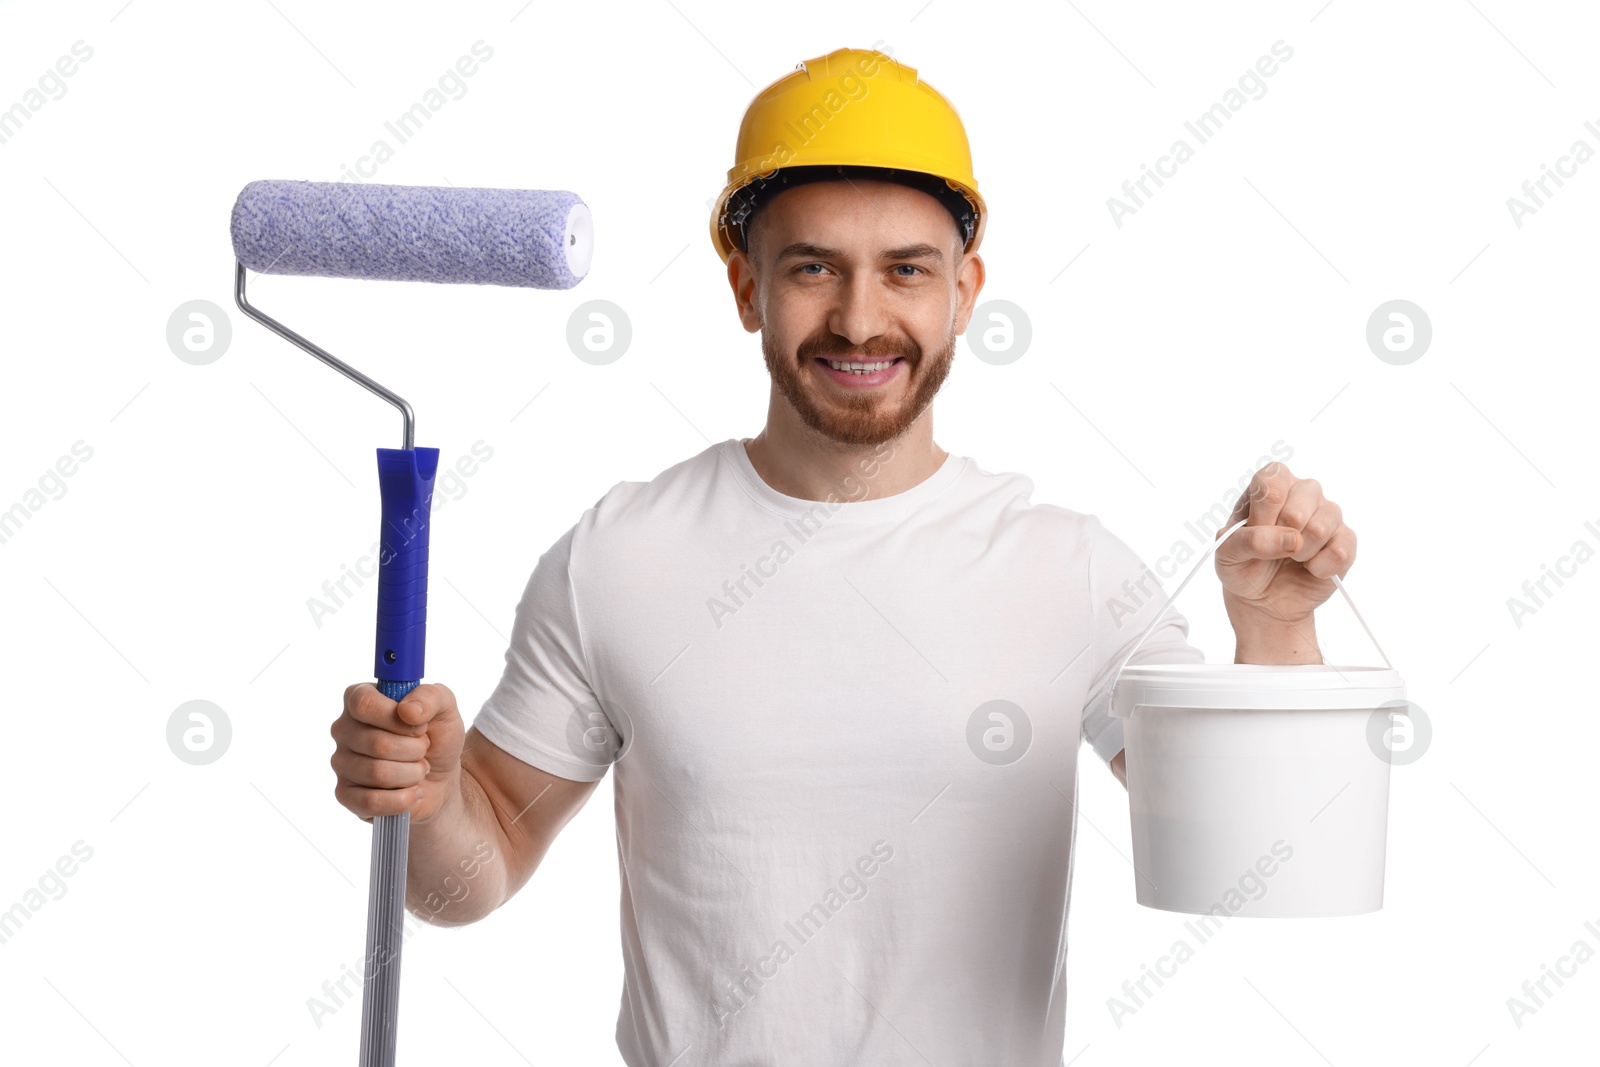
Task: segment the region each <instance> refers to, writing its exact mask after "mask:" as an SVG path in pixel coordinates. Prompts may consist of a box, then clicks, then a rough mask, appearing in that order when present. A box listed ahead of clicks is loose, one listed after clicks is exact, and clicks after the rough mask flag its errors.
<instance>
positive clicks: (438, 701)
mask: <svg viewBox="0 0 1600 1067" xmlns="http://www.w3.org/2000/svg"><path fill="white" fill-rule="evenodd" d="M328 732H329V733H331V734H332V735H333V739H334V741H335V742H336V747H335V748H334V752H333V758H332V759H330V760H329V761H328V762H329V763H330V764H331V765H332V767H333V770H334V773H335V774H337V775H338V778H339V782H338V785H336V786H335V787H334V790H333V795H334V796H335V797H336V798H337V799H338V801H339V803H340V804H343V805H344V806H345V807H347V808H349V809H350V810H351V811H353V812H355V813H356V814H357V815H359V816H361V818H362V820H363V821H364V822H371V821H372V819H373V817H374V816H377V815H398V814H400V813H401V812H403V811H409V812H410V813H411V820H412V822H413V823H421V822H426V821H427V820H429V819H431V818H433V816H435V815H437V814H438V813H439V810H440V809H441V808H443V807H444V805H445V803H446V802H447V801H448V800H450V799H452V798H454V797H458V796H459V795H460V793H461V748H462V745H463V744H464V743H465V739H466V730H465V727H464V726H463V724H462V721H461V712H460V710H459V709H458V708H457V707H456V696H455V694H454V693H452V692H451V691H450V690H449V689H447V688H445V687H444V686H442V685H436V684H431V683H429V684H424V685H419V686H417V687H416V688H415V689H413V690H411V692H409V693H407V694H406V695H405V696H404V697H402V698H401V699H400V701H399V703H396V702H395V701H393V700H390V699H389V698H388V697H386V696H384V695H383V694H382V693H380V692H378V689H377V687H376V686H375V685H373V684H372V683H371V682H358V683H357V684H355V685H352V686H351V687H350V688H348V689H346V690H345V691H344V713H343V714H341V715H340V716H339V717H338V718H337V719H335V720H334V723H333V726H332V728H331V729H330V730H329V731H328Z"/></svg>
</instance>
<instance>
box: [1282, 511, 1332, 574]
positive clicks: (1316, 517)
mask: <svg viewBox="0 0 1600 1067" xmlns="http://www.w3.org/2000/svg"><path fill="white" fill-rule="evenodd" d="M1288 510H1289V509H1288V508H1287V507H1286V508H1284V511H1286V512H1287V511H1288ZM1279 522H1280V524H1281V525H1284V526H1288V525H1290V524H1289V523H1288V522H1285V521H1283V520H1282V519H1280V520H1279ZM1343 526H1344V512H1343V511H1342V510H1341V509H1340V507H1339V505H1338V504H1335V503H1334V502H1333V501H1331V500H1323V501H1322V502H1321V503H1320V504H1319V505H1318V506H1317V509H1316V510H1315V511H1314V512H1312V514H1311V517H1310V518H1309V519H1307V520H1305V522H1304V523H1303V524H1302V525H1301V526H1300V539H1301V544H1300V548H1299V549H1298V550H1297V551H1296V552H1295V554H1294V558H1295V559H1297V560H1299V561H1300V562H1301V563H1304V562H1306V561H1307V560H1309V559H1310V558H1311V557H1313V556H1315V555H1316V554H1317V553H1318V552H1321V551H1322V550H1323V548H1325V547H1326V546H1327V544H1328V542H1329V541H1330V540H1332V539H1333V536H1334V534H1336V533H1338V532H1339V530H1340V529H1341V528H1343Z"/></svg>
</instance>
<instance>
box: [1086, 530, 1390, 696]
mask: <svg viewBox="0 0 1600 1067" xmlns="http://www.w3.org/2000/svg"><path fill="white" fill-rule="evenodd" d="M1248 521H1249V516H1248V515H1247V516H1245V517H1244V518H1242V519H1240V520H1239V521H1238V522H1236V523H1234V524H1233V525H1232V526H1230V527H1228V528H1227V529H1226V530H1224V531H1222V533H1221V534H1219V535H1218V536H1217V537H1216V539H1215V540H1213V541H1212V542H1211V547H1210V548H1207V549H1206V550H1205V552H1204V553H1203V554H1202V555H1201V556H1200V562H1198V563H1196V564H1195V565H1194V568H1193V569H1192V570H1190V571H1189V573H1188V574H1187V575H1185V576H1184V579H1183V581H1181V582H1179V583H1178V588H1176V589H1174V590H1173V591H1172V595H1171V596H1169V597H1167V602H1166V603H1165V604H1163V605H1161V610H1160V611H1158V612H1156V617H1155V618H1153V619H1151V620H1150V625H1149V626H1146V627H1145V629H1144V633H1142V634H1140V635H1139V640H1137V641H1135V642H1134V643H1133V648H1132V649H1130V650H1129V651H1128V654H1127V655H1126V656H1124V657H1122V662H1121V663H1119V664H1117V670H1116V673H1115V674H1113V675H1112V676H1111V692H1110V693H1109V694H1108V695H1107V702H1106V707H1107V709H1108V710H1109V709H1110V708H1114V707H1116V696H1117V683H1118V682H1119V681H1121V680H1122V672H1123V670H1124V669H1125V668H1126V667H1127V666H1128V661H1129V660H1131V659H1132V658H1133V657H1134V654H1135V653H1136V652H1138V651H1139V647H1140V646H1141V645H1143V644H1144V642H1145V639H1146V638H1148V637H1149V636H1150V635H1151V634H1152V633H1154V632H1155V628H1156V627H1157V626H1159V625H1160V624H1161V620H1162V619H1164V618H1166V616H1167V609H1169V608H1171V607H1172V604H1173V601H1175V600H1177V599H1178V594H1179V593H1181V592H1183V587H1184V586H1186V585H1188V584H1189V582H1190V580H1191V579H1193V578H1194V576H1195V575H1196V574H1199V573H1200V568H1201V567H1203V566H1205V564H1206V560H1208V559H1210V558H1211V554H1212V553H1213V552H1215V551H1216V550H1217V548H1218V547H1219V546H1221V544H1222V542H1224V541H1226V540H1227V539H1228V535H1229V534H1231V533H1233V531H1235V530H1237V529H1238V528H1239V527H1241V526H1243V525H1244V524H1245V523H1246V522H1248ZM1332 578H1333V584H1334V587H1335V588H1337V589H1338V590H1339V592H1340V594H1342V595H1343V596H1344V599H1345V603H1347V604H1349V605H1350V610H1351V611H1352V612H1354V613H1355V616H1356V621H1357V622H1359V623H1360V624H1361V628H1362V629H1363V630H1365V631H1366V632H1367V637H1369V638H1371V640H1372V647H1373V648H1376V649H1377V650H1378V655H1380V656H1382V657H1383V665H1384V666H1385V667H1388V668H1389V669H1390V670H1393V669H1394V664H1392V663H1390V662H1389V657H1388V655H1386V654H1385V653H1384V651H1383V646H1382V645H1380V644H1378V639H1377V638H1376V637H1374V636H1373V633H1372V627H1370V626H1368V625H1367V620H1366V619H1364V618H1362V617H1361V609H1360V608H1358V607H1356V602H1355V601H1354V600H1351V599H1350V594H1349V592H1347V591H1346V590H1345V587H1344V583H1343V582H1341V581H1340V580H1339V576H1338V575H1337V574H1335V575H1332Z"/></svg>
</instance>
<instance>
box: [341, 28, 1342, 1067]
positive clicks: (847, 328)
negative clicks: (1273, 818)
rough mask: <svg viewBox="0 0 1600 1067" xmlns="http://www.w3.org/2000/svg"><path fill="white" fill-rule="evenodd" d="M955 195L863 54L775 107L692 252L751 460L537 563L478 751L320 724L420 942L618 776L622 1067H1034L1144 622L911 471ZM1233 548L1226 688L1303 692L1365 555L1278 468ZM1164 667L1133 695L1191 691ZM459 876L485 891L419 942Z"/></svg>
mask: <svg viewBox="0 0 1600 1067" xmlns="http://www.w3.org/2000/svg"><path fill="white" fill-rule="evenodd" d="M806 168H812V169H806ZM970 171H971V166H970V154H969V151H968V146H967V140H966V134H965V132H964V130H963V129H962V127H961V123H960V120H959V119H958V118H957V117H956V114H955V111H954V109H953V108H951V107H950V105H949V103H948V102H947V101H945V100H944V98H943V97H942V96H940V95H939V94H938V93H937V92H935V91H934V90H933V89H932V88H931V87H929V86H928V85H927V84H926V83H924V82H922V81H921V80H920V79H919V78H918V77H917V74H916V72H915V71H913V70H911V69H909V68H907V67H905V66H903V65H901V64H898V63H896V62H895V61H893V60H892V59H890V58H889V57H887V56H884V55H882V54H880V53H875V52H869V51H858V50H840V51H837V52H834V53H832V54H830V55H828V56H824V57H820V58H818V59H814V60H810V61H808V62H806V63H804V64H802V65H801V66H800V68H799V69H798V70H797V71H795V72H794V73H791V74H789V75H788V76H787V77H785V78H783V79H780V80H779V81H778V82H776V83H774V84H773V85H772V86H771V87H769V88H768V89H767V90H765V91H764V92H763V93H762V94H761V95H760V96H758V97H757V98H756V100H755V101H754V102H753V103H752V104H751V105H750V109H749V111H748V112H747V114H746V116H745V119H744V123H743V125H742V126H741V130H740V137H739V144H738V161H737V164H736V166H735V167H734V169H733V171H731V172H730V174H729V183H728V188H727V189H726V190H725V191H724V193H723V196H722V197H721V198H720V199H719V202H718V206H717V210H716V211H715V212H714V214H713V219H712V232H713V241H714V243H715V245H716V247H717V250H718V252H719V254H720V255H721V256H722V258H723V259H724V260H725V261H726V263H727V273H728V280H729V283H730V285H731V287H732V290H733V295H734V300H735V306H736V308H737V311H738V314H739V316H740V320H741V321H742V322H743V324H744V326H745V328H746V329H747V330H749V331H750V332H752V333H754V332H759V333H760V334H761V347H762V352H763V354H764V356H765V359H766V363H767V368H768V370H769V371H770V372H771V376H772V390H771V396H770V400H769V406H768V411H767V421H766V426H765V428H764V429H763V430H762V431H761V432H760V433H759V434H757V435H756V436H755V437H753V438H748V439H732V440H728V441H725V442H722V443H720V444H718V445H715V446H713V447H711V448H708V449H706V450H705V451H703V452H701V453H700V454H699V455H696V456H693V457H691V458H689V459H687V460H685V461H683V462H681V463H679V464H677V465H676V466H673V467H670V468H668V469H667V470H665V471H663V472H662V473H661V474H660V475H658V476H657V477H656V478H655V479H653V480H652V481H650V482H647V483H646V482H623V483H619V484H617V485H616V486H614V487H613V488H612V489H611V490H610V491H609V492H607V493H606V494H605V495H604V496H603V497H602V498H601V499H600V500H599V501H598V502H597V503H596V504H595V506H594V507H593V508H591V509H589V510H588V511H587V512H585V513H584V515H583V516H582V518H580V519H579V520H578V522H577V523H576V524H575V525H574V526H573V527H572V528H571V529H570V530H569V531H568V532H567V533H566V534H565V535H563V536H562V537H561V538H559V539H558V540H557V541H556V543H555V544H554V545H553V546H552V547H551V548H550V549H549V551H547V552H546V553H545V554H544V555H543V556H542V557H541V558H540V560H539V562H538V565H537V567H536V568H535V569H534V572H533V575H532V577H531V579H530V580H529V582H528V585H527V589H526V592H525V594H524V596H523V598H522V601H521V604H520V605H519V607H518V609H517V615H516V622H515V629H514V632H513V637H512V641H511V648H510V649H509V650H508V652H507V654H506V666H505V673H504V675H503V677H502V678H501V680H500V683H499V686H498V687H497V688H496V689H495V690H494V692H493V693H492V694H491V695H490V697H489V698H488V700H487V701H486V702H485V703H484V705H483V707H482V709H481V710H480V711H479V712H478V714H477V716H476V718H475V719H474V721H473V724H472V729H471V730H470V731H467V732H466V733H465V735H463V725H464V724H463V722H462V718H461V714H460V711H459V710H458V708H457V705H456V702H455V698H454V696H453V694H452V693H451V692H450V690H448V689H447V688H445V687H444V686H442V685H423V686H420V687H418V688H417V689H416V690H415V691H413V692H412V693H411V694H410V695H409V696H407V697H405V698H404V700H403V702H402V703H400V704H399V705H396V704H395V703H394V702H392V701H389V700H387V699H385V698H383V697H382V696H380V695H379V694H378V693H377V692H376V690H375V689H374V688H373V687H372V685H371V684H369V683H362V684H360V685H355V686H352V687H350V689H349V690H348V691H347V692H346V694H345V709H344V713H343V714H342V715H341V716H340V718H339V720H338V721H337V722H336V723H335V724H334V726H333V731H332V732H333V735H334V737H335V738H336V739H337V741H338V748H337V751H336V752H335V754H334V757H333V760H332V763H333V766H334V768H335V770H336V771H337V772H338V776H339V784H338V787H337V789H336V790H335V792H336V795H337V796H338V799H339V800H340V802H341V803H343V804H344V805H345V806H346V807H348V808H350V809H351V810H352V811H354V812H356V813H357V814H358V815H360V816H362V817H363V818H371V817H372V816H375V815H380V814H393V813H397V812H400V811H409V812H410V813H411V818H412V829H411V844H410V870H409V878H410V887H411V892H410V900H409V901H408V904H409V906H410V907H411V908H412V910H413V911H415V912H417V913H418V914H424V913H426V917H427V918H429V919H430V921H432V922H434V923H436V924H442V925H454V924H461V923H468V922H474V921H476V920H478V919H481V918H483V917H484V916H485V915H486V914H488V913H489V912H490V911H492V910H493V909H494V908H496V907H498V906H499V905H500V904H502V903H503V902H504V901H506V900H507V899H509V898H510V897H511V896H512V895H513V894H514V893H515V892H516V891H517V890H518V889H519V888H520V887H521V886H522V885H523V883H525V882H526V881H527V879H528V878H529V877H530V876H531V875H532V873H533V871H534V869H535V868H536V867H537V866H538V864H539V861H540V859H541V858H542V857H543V856H544V854H545V852H546V850H547V849H548V848H549V847H550V843H551V841H552V840H553V839H554V838H555V836H556V834H557V833H558V832H559V831H560V829H561V827H562V826H563V825H565V824H566V822H567V821H568V820H569V819H571V818H572V816H573V814H574V813H575V812H576V811H577V810H578V809H579V808H580V807H581V806H582V805H583V803H584V801H585V800H586V799H587V797H588V796H589V794H590V793H591V792H592V791H593V790H594V788H595V785H596V784H597V783H598V781H599V780H600V779H601V778H602V777H603V776H604V775H605V774H606V772H607V770H608V769H610V768H611V767H613V766H614V767H615V777H614V782H613V784H614V788H615V795H616V817H617V843H618V860H619V863H620V868H621V871H620V873H621V880H622V938H623V949H624V962H625V965H626V984H625V986H624V990H623V997H622V1004H621V1011H620V1014H619V1017H618V1021H617V1030H616V1039H617V1044H618V1047H619V1048H620V1050H621V1052H622V1056H623V1059H624V1060H625V1061H626V1062H627V1063H628V1064H630V1065H632V1067H645V1065H652V1067H654V1065H662V1064H668V1063H671V1064H674V1065H678V1067H690V1065H730V1067H731V1065H736V1064H737V1065H740V1067H745V1065H754V1064H767V1063H775V1062H781V1063H795V1064H808V1065H812V1064H816V1065H824V1064H825V1065H843V1064H871V1065H897V1064H908V1065H909V1064H927V1063H940V1064H986V1065H994V1064H1005V1065H1015V1064H1042V1065H1053V1064H1058V1063H1059V1062H1060V1060H1061V1052H1062V1046H1063V1022H1064V1018H1065V989H1064V978H1065V959H1066V939H1065V931H1066V918H1067V906H1068V900H1069V894H1070V885H1071V873H1072V866H1071V865H1072V854H1073V827H1074V825H1075V811H1074V799H1075V797H1076V796H1077V753H1078V749H1079V747H1080V742H1081V740H1083V739H1087V740H1088V741H1089V742H1090V744H1091V745H1092V746H1093V748H1094V749H1095V751H1096V752H1097V753H1098V755H1099V756H1100V757H1101V758H1102V759H1104V760H1106V761H1108V762H1109V763H1110V765H1111V768H1112V770H1113V771H1114V772H1115V773H1116V774H1117V775H1118V777H1119V778H1121V777H1123V773H1122V753H1121V748H1122V730H1121V724H1120V722H1119V721H1118V720H1115V719H1112V718H1111V717H1109V716H1108V715H1107V707H1106V704H1107V694H1108V690H1109V682H1110V674H1111V671H1112V670H1113V669H1114V667H1115V666H1116V664H1117V663H1118V662H1119V660H1120V659H1121V657H1122V656H1123V655H1124V654H1126V652H1127V650H1128V649H1129V648H1130V647H1131V646H1132V644H1133V642H1134V641H1135V640H1136V639H1137V638H1138V636H1139V634H1140V633H1141V632H1142V631H1143V630H1144V629H1145V627H1146V626H1147V625H1148V623H1149V621H1150V620H1151V619H1152V618H1153V617H1154V613H1155V612H1156V611H1158V610H1159V609H1160V607H1161V604H1162V601H1163V599H1164V598H1163V597H1161V596H1160V595H1158V591H1157V590H1155V589H1154V588H1153V586H1152V585H1151V584H1149V582H1150V579H1149V578H1148V576H1147V575H1145V574H1144V573H1143V568H1142V566H1141V563H1140V560H1139V559H1138V557H1137V556H1136V555H1135V553H1134V552H1133V551H1132V550H1131V549H1130V548H1129V547H1128V546H1127V545H1126V544H1124V543H1123V542H1122V541H1121V540H1120V539H1118V538H1117V537H1115V536H1113V535H1112V534H1111V533H1109V532H1108V531H1107V530H1106V529H1105V528H1104V527H1103V526H1102V525H1101V524H1100V522H1099V520H1098V519H1096V518H1095V517H1094V516H1091V515H1085V514H1081V513H1078V512H1074V511H1070V510H1068V509H1065V508H1061V507H1056V506H1052V505H1047V504H1033V503H1031V502H1030V500H1029V496H1030V494H1031V493H1032V490H1033V486H1032V483H1031V482H1030V481H1029V480H1028V479H1026V478H1024V477H1022V476H1020V475H1016V474H1004V473H991V472H989V471H986V470H984V469H983V468H981V467H979V466H978V465H977V464H976V462H974V461H973V460H971V459H969V458H965V457H959V456H954V455H951V454H949V453H947V452H946V451H944V450H943V449H941V448H940V447H939V446H938V445H937V444H935V443H934V440H933V428H932V411H931V408H930V406H929V405H930V402H931V401H932V399H933V396H934V394H935V393H936V392H937V391H938V389H939V387H940V384H941V383H942V382H943V381H944V380H945V377H946V375H947V374H948V373H949V370H950V366H951V361H952V360H953V358H954V355H955V346H956V338H957V336H959V335H960V334H961V333H962V332H963V331H964V330H965V329H966V327H967V323H968V320H969V317H970V316H971V314H972V309H973V306H974V302H975V301H976V299H977V297H978V293H979V291H980V289H981V288H982V286H983V280H984V267H983V261H982V260H981V259H980V258H979V256H978V255H977V247H978V243H979V241H980V240H981V239H982V234H983V229H984V224H985V222H986V221H987V220H986V208H985V206H984V203H983V200H982V199H981V197H979V195H978V193H977V185H976V182H975V181H973V180H972V177H971V173H970ZM1247 516H1248V520H1249V521H1248V524H1247V525H1246V526H1245V527H1243V528H1241V529H1240V530H1238V531H1237V532H1236V533H1235V534H1233V535H1232V536H1231V537H1229V538H1228V540H1227V541H1226V542H1225V543H1224V544H1223V545H1221V546H1220V547H1219V549H1218V552H1217V557H1216V560H1217V562H1216V567H1217V570H1218V572H1219V574H1220V576H1221V578H1222V583H1223V588H1224V600H1225V603H1226V606H1227V611H1228V615H1229V618H1230V619H1231V621H1232V623H1233V626H1234V630H1235V633H1236V635H1237V659H1238V660H1239V661H1241V662H1259V663H1290V662H1312V663H1314V662H1320V657H1319V656H1318V653H1317V648H1316V639H1315V633H1314V629H1313V624H1312V611H1313V609H1314V608H1315V607H1316V606H1317V605H1318V604H1319V603H1321V602H1322V601H1323V600H1325V599H1326V598H1327V597H1328V596H1329V594H1330V593H1331V592H1332V589H1333V583H1332V581H1331V579H1330V576H1331V575H1334V574H1338V575H1343V574H1345V573H1346V572H1347V571H1348V569H1349V567H1350V564H1351V561H1352V559H1353V557H1354V552H1355V536H1354V534H1353V533H1352V532H1351V531H1350V529H1349V528H1348V527H1346V526H1344V525H1343V523H1342V521H1341V516H1340V512H1339V508H1338V507H1337V506H1336V505H1335V504H1333V503H1331V502H1329V501H1328V500H1326V499H1325V498H1324V497H1323V496H1322V493H1321V491H1320V489H1319V487H1318V485H1317V483H1316V482H1314V481H1310V480H1306V479H1298V478H1295V477H1293V476H1292V475H1291V474H1290V473H1289V471H1288V470H1287V469H1286V468H1284V467H1283V466H1282V465H1281V464H1272V465H1269V466H1268V467H1266V468H1263V469H1262V470H1261V471H1259V472H1257V474H1256V475H1255V477H1254V480H1253V481H1252V482H1251V484H1250V486H1249V491H1248V492H1247V493H1246V494H1245V495H1244V496H1242V497H1241V498H1240V500H1239V503H1238V505H1237V506H1236V507H1235V509H1234V516H1233V519H1230V520H1229V523H1228V525H1231V523H1232V522H1233V521H1234V520H1236V519H1239V518H1245V517H1247ZM1125 582H1126V583H1131V584H1132V585H1133V586H1134V587H1138V586H1141V585H1142V586H1143V591H1144V594H1145V595H1143V596H1138V595H1136V596H1134V597H1133V599H1132V601H1129V600H1128V599H1127V598H1126V597H1125V586H1124V583H1125ZM1112 601H1116V602H1117V603H1118V604H1120V605H1122V609H1121V610H1119V609H1118V608H1116V607H1114V606H1113V605H1112ZM1130 603H1131V604H1132V605H1133V606H1132V608H1131V614H1130V613H1129V610H1128V605H1129V604H1130ZM1187 633H1188V627H1187V623H1186V622H1185V621H1184V619H1183V618H1182V616H1180V615H1178V614H1175V613H1174V614H1171V615H1169V616H1168V617H1167V618H1166V619H1165V620H1164V621H1163V622H1162V624H1161V626H1160V628H1159V629H1158V630H1157V631H1156V632H1155V633H1154V634H1153V635H1152V636H1151V638H1150V640H1148V641H1147V642H1145V644H1144V645H1143V646H1142V647H1141V648H1140V650H1139V655H1138V657H1137V660H1136V662H1140V663H1145V662H1160V661H1187V662H1198V661H1200V660H1202V658H1203V657H1202V655H1201V653H1200V652H1199V651H1198V650H1197V649H1195V648H1193V647H1192V646H1190V645H1189V644H1188V643H1187V641H1186V637H1187ZM485 841H487V842H489V843H491V845H492V847H493V848H494V851H495V855H496V856H498V857H500V858H501V859H502V860H503V862H494V861H491V862H488V863H485V864H483V865H482V867H481V870H478V872H477V873H476V875H475V878H474V882H473V891H472V892H471V893H470V894H467V895H466V896H464V897H462V898H460V899H459V900H458V901H455V900H453V901H452V902H450V903H445V904H443V906H440V904H441V902H440V901H439V900H438V898H437V895H436V894H434V895H432V896H430V889H432V888H434V887H437V886H438V885H439V884H440V883H441V881H442V880H443V879H445V878H446V876H448V875H450V874H452V873H453V872H455V871H456V870H458V869H459V864H460V863H461V862H462V860H463V859H464V858H465V857H469V856H471V855H473V854H474V850H475V848H476V847H477V846H478V845H479V843H481V842H485ZM474 867H475V869H476V867H477V865H476V864H474Z"/></svg>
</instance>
